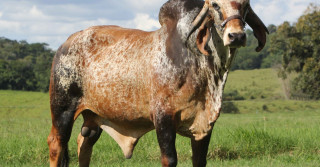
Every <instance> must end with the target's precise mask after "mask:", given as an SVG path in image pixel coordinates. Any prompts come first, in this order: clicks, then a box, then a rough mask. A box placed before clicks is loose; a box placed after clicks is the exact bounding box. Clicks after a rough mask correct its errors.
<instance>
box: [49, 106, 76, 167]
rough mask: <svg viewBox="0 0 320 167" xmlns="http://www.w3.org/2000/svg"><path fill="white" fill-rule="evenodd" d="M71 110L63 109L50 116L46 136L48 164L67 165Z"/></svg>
mask: <svg viewBox="0 0 320 167" xmlns="http://www.w3.org/2000/svg"><path fill="white" fill-rule="evenodd" d="M73 115H74V114H73V112H72V111H65V112H62V113H61V114H60V115H56V116H55V117H53V118H52V128H51V133H50V135H49V136H48V145H49V152H50V154H49V155H50V166H51V167H55V166H68V164H69V155H68V141H69V139H70V135H71V131H72V126H73V122H74V121H73Z"/></svg>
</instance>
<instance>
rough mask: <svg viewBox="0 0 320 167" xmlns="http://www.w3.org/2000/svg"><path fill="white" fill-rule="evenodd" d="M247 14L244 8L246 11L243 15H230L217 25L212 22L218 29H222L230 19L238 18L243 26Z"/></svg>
mask: <svg viewBox="0 0 320 167" xmlns="http://www.w3.org/2000/svg"><path fill="white" fill-rule="evenodd" d="M247 14H248V9H247V10H246V12H245V13H244V16H243V17H242V16H241V15H233V16H230V17H228V18H227V19H226V20H224V21H223V22H222V23H221V24H220V25H217V24H214V26H215V27H217V28H218V29H220V31H223V29H224V28H225V27H226V25H227V23H228V22H229V21H231V20H234V19H239V20H240V21H241V22H242V24H243V25H244V26H246V21H245V19H246V17H247Z"/></svg>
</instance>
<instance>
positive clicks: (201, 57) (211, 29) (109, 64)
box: [48, 0, 268, 166]
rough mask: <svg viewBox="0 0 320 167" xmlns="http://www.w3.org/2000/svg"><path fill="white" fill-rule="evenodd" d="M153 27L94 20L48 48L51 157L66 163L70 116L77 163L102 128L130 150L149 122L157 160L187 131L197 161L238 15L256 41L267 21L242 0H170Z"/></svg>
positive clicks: (169, 155)
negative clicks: (78, 123) (75, 129)
mask: <svg viewBox="0 0 320 167" xmlns="http://www.w3.org/2000/svg"><path fill="white" fill-rule="evenodd" d="M159 20H160V23H161V25H162V27H161V28H160V29H159V30H156V31H153V32H145V31H140V30H134V29H125V28H121V27H117V26H95V27H91V28H88V29H86V30H83V31H80V32H77V33H75V34H73V35H71V36H70V37H69V38H68V40H67V41H66V42H65V43H64V44H63V45H62V46H61V47H60V48H59V50H58V51H57V54H56V55H55V57H54V60H53V65H52V73H51V82H50V97H51V98H50V103H51V114H52V129H51V133H50V135H49V137H48V144H49V149H50V165H51V166H68V161H69V157H68V141H69V138H70V135H71V131H72V126H73V123H74V121H75V120H76V118H77V117H78V116H79V115H80V114H82V116H83V118H84V123H83V126H82V129H81V133H80V134H79V136H78V155H79V163H80V166H89V163H90V157H91V153H92V147H93V145H94V144H95V142H96V141H97V140H98V138H99V136H100V134H101V132H102V130H104V131H106V132H107V133H108V134H109V135H110V136H111V137H112V138H113V139H114V140H115V141H116V142H117V143H118V144H119V146H120V147H121V149H122V151H123V153H124V155H125V157H126V158H130V157H131V156H132V152H133V149H134V147H135V145H136V144H137V142H138V140H139V138H140V137H141V136H143V135H144V134H145V133H147V132H149V131H151V130H153V129H156V133H157V139H158V143H159V146H160V150H161V161H162V166H176V165H177V153H176V149H175V138H176V133H178V134H180V135H182V136H186V137H189V138H191V145H192V161H193V165H194V166H205V165H206V154H207V151H208V144H209V141H210V136H211V131H212V128H213V125H214V123H215V121H216V120H217V119H218V117H219V114H220V110H221V104H222V92H223V89H224V85H225V83H226V80H227V75H228V72H229V69H230V65H231V62H232V60H233V58H234V56H235V53H236V49H237V48H239V47H241V46H245V43H246V35H245V32H244V28H245V24H246V23H248V24H249V26H251V27H252V29H253V30H254V34H255V36H256V37H257V39H258V41H259V46H258V47H257V49H256V50H257V51H260V50H261V49H262V48H263V47H264V45H265V42H266V32H268V31H267V29H266V27H265V25H264V24H263V23H262V22H261V20H260V19H259V18H258V17H257V16H256V14H255V13H254V12H253V11H252V8H251V7H250V5H249V0H206V1H205V2H204V1H202V0H169V1H168V2H167V3H165V4H164V5H163V6H162V8H161V10H160V14H159Z"/></svg>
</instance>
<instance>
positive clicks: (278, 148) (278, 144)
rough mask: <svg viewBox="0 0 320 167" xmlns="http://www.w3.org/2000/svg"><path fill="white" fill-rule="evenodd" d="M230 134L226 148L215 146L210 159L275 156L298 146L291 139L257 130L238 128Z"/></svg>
mask: <svg viewBox="0 0 320 167" xmlns="http://www.w3.org/2000/svg"><path fill="white" fill-rule="evenodd" d="M229 133H230V134H229V139H228V143H227V144H223V145H224V146H221V145H220V146H214V148H215V149H214V150H213V151H209V152H208V158H209V159H220V160H234V159H240V158H255V157H259V156H264V155H270V156H274V155H277V154H282V153H285V152H290V151H292V150H294V147H295V146H296V142H295V141H294V140H293V139H291V138H288V137H280V136H275V135H271V134H269V133H268V132H265V131H263V130H257V129H255V128H253V129H249V130H248V129H242V128H238V129H237V130H235V131H230V132H229Z"/></svg>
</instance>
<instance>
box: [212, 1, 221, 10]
mask: <svg viewBox="0 0 320 167" xmlns="http://www.w3.org/2000/svg"><path fill="white" fill-rule="evenodd" d="M212 7H213V8H214V9H215V10H217V11H218V10H220V6H219V5H218V4H217V3H215V2H212Z"/></svg>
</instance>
